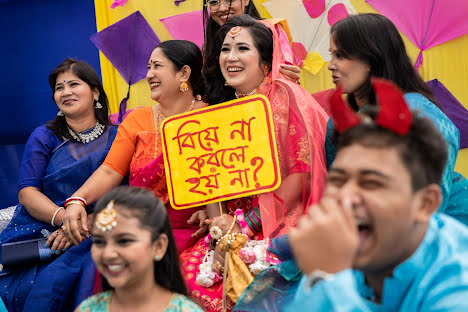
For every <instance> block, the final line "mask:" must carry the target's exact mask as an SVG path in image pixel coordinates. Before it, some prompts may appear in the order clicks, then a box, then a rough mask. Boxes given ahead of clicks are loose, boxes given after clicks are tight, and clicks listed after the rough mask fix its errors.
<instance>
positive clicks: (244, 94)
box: [234, 89, 257, 99]
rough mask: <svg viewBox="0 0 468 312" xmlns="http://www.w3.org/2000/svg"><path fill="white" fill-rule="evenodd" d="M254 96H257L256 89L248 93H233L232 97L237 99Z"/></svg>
mask: <svg viewBox="0 0 468 312" xmlns="http://www.w3.org/2000/svg"><path fill="white" fill-rule="evenodd" d="M254 94H257V89H253V90H252V91H250V92H249V93H237V91H234V95H235V96H236V98H237V99H238V98H241V97H244V96H249V95H254Z"/></svg>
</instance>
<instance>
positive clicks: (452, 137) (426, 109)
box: [405, 93, 460, 212]
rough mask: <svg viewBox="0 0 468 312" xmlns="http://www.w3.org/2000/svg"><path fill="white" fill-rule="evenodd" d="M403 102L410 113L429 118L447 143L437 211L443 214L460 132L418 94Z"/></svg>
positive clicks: (438, 110)
mask: <svg viewBox="0 0 468 312" xmlns="http://www.w3.org/2000/svg"><path fill="white" fill-rule="evenodd" d="M405 100H406V101H407V102H408V105H409V106H410V108H411V110H412V111H417V112H419V113H420V114H421V115H422V116H423V117H427V118H429V119H430V120H431V121H432V122H433V123H434V125H435V126H436V128H437V129H438V130H439V131H440V133H441V134H442V136H443V137H444V139H445V141H446V143H447V149H448V158H447V164H446V166H445V169H444V173H443V175H442V183H441V188H442V195H443V202H442V204H441V206H440V208H439V211H441V212H445V210H446V208H447V206H448V203H449V198H450V193H451V188H452V180H453V170H454V168H455V162H456V160H457V155H458V150H459V148H460V132H459V131H458V128H457V127H456V126H455V124H454V123H453V122H452V121H451V120H450V119H449V118H448V117H447V115H445V114H444V112H442V111H441V110H440V109H439V108H438V107H437V106H436V105H435V104H434V103H432V102H431V101H429V100H428V99H427V98H426V97H425V96H423V95H422V94H419V93H406V94H405Z"/></svg>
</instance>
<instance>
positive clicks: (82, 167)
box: [0, 59, 117, 312]
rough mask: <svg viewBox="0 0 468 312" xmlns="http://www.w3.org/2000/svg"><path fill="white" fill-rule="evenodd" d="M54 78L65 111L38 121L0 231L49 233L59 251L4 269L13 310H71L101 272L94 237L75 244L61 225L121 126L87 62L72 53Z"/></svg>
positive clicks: (18, 235)
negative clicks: (12, 206)
mask: <svg viewBox="0 0 468 312" xmlns="http://www.w3.org/2000/svg"><path fill="white" fill-rule="evenodd" d="M49 84H50V87H51V89H52V93H53V99H54V101H55V103H56V104H57V106H58V108H59V113H58V114H57V117H56V118H55V119H54V120H53V121H51V122H49V123H48V124H47V125H43V126H40V127H38V128H36V129H35V130H34V131H33V133H32V134H31V136H30V138H29V140H28V142H27V144H26V148H25V152H24V156H23V161H22V166H21V171H20V177H19V181H18V190H19V192H18V198H19V202H20V203H19V205H18V206H17V207H16V209H15V212H14V214H13V218H12V220H11V221H10V223H9V224H8V225H7V227H6V228H5V229H4V230H3V231H2V232H1V233H0V244H1V245H3V244H6V243H12V242H22V241H26V240H31V239H38V238H43V237H45V236H48V240H47V245H46V247H49V248H50V251H48V252H50V254H54V256H55V257H57V258H56V259H54V260H53V261H52V262H49V263H47V264H37V265H29V266H26V267H21V268H19V269H12V270H9V269H6V270H4V271H3V272H2V273H3V274H2V276H0V296H1V298H2V300H3V302H4V303H5V305H6V307H7V309H8V311H10V312H12V311H62V310H65V311H72V310H73V309H74V308H75V307H76V306H77V305H78V304H79V303H80V302H81V301H82V300H84V299H85V298H87V297H88V296H90V295H91V294H92V292H93V287H94V279H95V276H96V268H95V266H94V264H93V261H92V260H91V257H90V246H91V241H90V239H85V240H84V241H83V242H81V243H80V244H79V245H78V246H73V247H71V248H70V246H72V244H71V242H69V241H68V239H67V238H66V236H65V235H64V233H63V231H62V229H61V228H60V227H59V225H60V224H61V222H62V218H63V215H64V212H65V211H64V209H63V208H62V207H63V205H64V201H65V200H66V198H67V197H68V196H69V195H70V194H73V192H75V191H76V190H77V189H78V188H79V187H80V186H81V185H82V184H83V183H84V182H85V181H86V179H87V178H88V177H89V176H90V175H91V174H92V173H93V172H94V170H96V169H97V168H98V167H99V166H100V165H101V163H102V162H103V160H104V158H105V157H106V155H107V152H108V150H109V148H110V146H111V144H112V141H113V139H114V137H115V134H116V130H117V129H116V127H115V126H113V125H111V124H110V122H109V119H108V100H107V96H106V94H105V92H104V89H103V87H102V84H101V81H100V80H99V76H98V75H97V74H96V72H95V71H94V69H93V68H92V67H91V66H90V65H89V64H87V63H86V62H83V61H75V60H73V59H66V60H65V61H64V62H62V63H61V64H60V65H59V66H58V67H57V68H56V69H55V70H54V71H52V72H51V74H50V75H49ZM82 233H83V236H86V235H87V233H86V232H84V231H83V232H82ZM22 252H23V250H22ZM24 252H25V253H27V252H29V251H28V250H24ZM6 256H7V255H2V258H5V257H6ZM41 258H47V257H45V255H44V254H41ZM2 263H3V261H2Z"/></svg>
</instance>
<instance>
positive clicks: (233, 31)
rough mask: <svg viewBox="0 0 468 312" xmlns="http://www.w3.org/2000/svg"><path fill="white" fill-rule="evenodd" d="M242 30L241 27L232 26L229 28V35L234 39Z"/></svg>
mask: <svg viewBox="0 0 468 312" xmlns="http://www.w3.org/2000/svg"><path fill="white" fill-rule="evenodd" d="M241 32H242V27H240V26H234V27H232V28H231V29H230V30H229V36H231V38H232V39H233V40H234V39H235V38H236V37H237V36H239V35H240V33H241Z"/></svg>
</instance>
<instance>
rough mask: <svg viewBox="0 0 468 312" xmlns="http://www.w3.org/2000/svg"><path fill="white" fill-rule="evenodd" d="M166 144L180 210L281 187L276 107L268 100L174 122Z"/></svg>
mask: <svg viewBox="0 0 468 312" xmlns="http://www.w3.org/2000/svg"><path fill="white" fill-rule="evenodd" d="M161 138H162V145H163V153H164V164H165V168H166V179H167V188H168V191H169V199H170V201H171V204H172V207H174V208H175V209H184V208H190V207H194V206H200V205H205V204H208V203H212V202H218V201H223V200H228V199H233V198H238V197H244V196H249V195H255V194H260V193H265V192H269V191H272V190H275V189H276V188H278V187H279V185H280V184H281V175H280V169H279V163H278V156H277V152H276V141H275V132H274V127H273V119H272V115H271V107H270V102H269V101H268V99H267V98H266V97H265V96H263V95H253V96H249V97H245V98H241V99H237V100H233V101H230V102H226V103H222V104H218V105H215V106H209V107H205V108H202V109H199V110H196V111H191V112H187V113H183V114H180V115H176V116H172V117H169V118H167V119H166V120H165V121H164V123H163V124H162V125H161Z"/></svg>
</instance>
